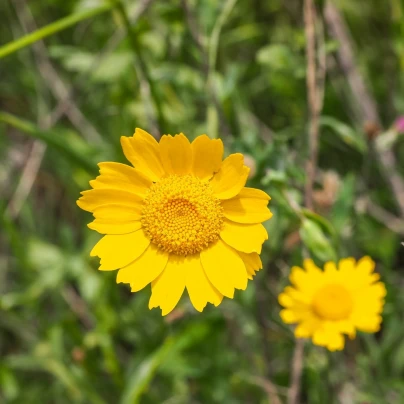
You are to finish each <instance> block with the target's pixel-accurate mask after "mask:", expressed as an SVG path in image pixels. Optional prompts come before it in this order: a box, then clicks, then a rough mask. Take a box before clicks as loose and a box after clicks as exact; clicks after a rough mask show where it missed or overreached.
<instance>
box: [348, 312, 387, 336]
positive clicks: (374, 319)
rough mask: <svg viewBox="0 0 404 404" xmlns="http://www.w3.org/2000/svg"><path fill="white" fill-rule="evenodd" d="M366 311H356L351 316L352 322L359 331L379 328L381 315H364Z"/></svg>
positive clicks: (372, 330)
mask: <svg viewBox="0 0 404 404" xmlns="http://www.w3.org/2000/svg"><path fill="white" fill-rule="evenodd" d="M366 314H367V313H360V314H359V313H358V315H356V316H355V317H354V318H353V323H354V324H355V327H356V328H358V330H360V331H364V332H371V333H373V332H377V331H379V330H380V324H381V322H382V317H381V316H379V315H366Z"/></svg>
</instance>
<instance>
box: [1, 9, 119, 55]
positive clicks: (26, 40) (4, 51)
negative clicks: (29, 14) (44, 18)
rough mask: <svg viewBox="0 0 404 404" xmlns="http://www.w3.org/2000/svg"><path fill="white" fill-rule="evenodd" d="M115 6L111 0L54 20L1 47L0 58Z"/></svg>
mask: <svg viewBox="0 0 404 404" xmlns="http://www.w3.org/2000/svg"><path fill="white" fill-rule="evenodd" d="M114 6H115V4H114V2H112V1H111V2H109V3H106V4H103V5H102V6H100V7H97V8H91V9H89V10H85V11H83V12H81V13H75V14H71V15H69V16H67V17H65V18H61V19H60V20H57V21H55V22H53V23H52V24H49V25H46V26H45V27H42V28H39V29H37V30H36V31H34V32H31V33H29V34H27V35H25V36H23V37H22V38H19V39H16V40H15V41H12V42H9V43H8V44H6V45H4V46H2V47H0V59H1V58H2V57H4V56H7V55H10V54H11V53H14V52H16V51H18V50H20V49H22V48H25V47H26V46H29V45H31V44H33V43H35V42H37V41H39V40H41V39H43V38H46V37H48V36H51V35H53V34H55V33H56V32H59V31H62V30H64V29H66V28H69V27H71V26H72V25H75V24H77V23H78V22H80V21H83V20H86V19H88V18H91V17H94V16H96V15H98V14H101V13H105V12H106V11H109V10H111V9H112V8H113V7H114Z"/></svg>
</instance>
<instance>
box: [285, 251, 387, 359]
mask: <svg viewBox="0 0 404 404" xmlns="http://www.w3.org/2000/svg"><path fill="white" fill-rule="evenodd" d="M374 268H375V263H374V262H373V261H372V259H371V258H369V257H363V258H362V259H360V260H359V261H358V262H356V261H355V259H354V258H346V259H342V260H340V261H339V265H338V268H337V266H336V264H335V263H333V262H327V263H326V264H325V267H324V271H322V270H321V269H319V268H318V267H317V266H316V265H315V264H314V262H313V261H312V260H310V259H307V260H305V261H304V269H302V268H299V267H293V268H292V271H291V274H290V276H289V279H290V281H291V282H292V284H293V287H291V286H287V287H286V288H285V290H284V291H283V293H281V294H280V295H279V298H278V300H279V303H280V304H281V305H282V306H283V307H285V309H284V310H282V311H281V313H280V314H281V318H282V320H283V321H284V322H285V323H287V324H297V327H296V329H295V336H296V337H298V338H311V339H312V341H313V343H314V344H316V345H320V346H324V347H326V348H328V349H329V350H330V351H336V350H341V349H343V348H344V343H345V340H344V336H343V334H347V335H348V336H349V337H350V338H351V339H352V338H355V335H356V330H360V331H365V332H369V333H373V332H376V331H378V330H379V329H380V323H381V322H382V317H381V313H382V311H383V305H384V297H385V296H386V288H385V286H384V284H383V283H382V282H378V280H379V279H380V276H379V274H377V273H374V272H373V271H374Z"/></svg>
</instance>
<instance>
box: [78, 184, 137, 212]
mask: <svg viewBox="0 0 404 404" xmlns="http://www.w3.org/2000/svg"><path fill="white" fill-rule="evenodd" d="M81 195H82V196H81V198H80V199H79V200H78V201H77V205H78V206H79V207H80V208H81V209H83V210H87V211H88V212H93V211H94V210H95V209H96V208H98V207H100V206H101V205H107V204H117V205H125V206H132V207H133V208H134V209H140V207H141V204H142V198H141V197H140V196H139V195H136V194H133V193H131V192H127V191H122V190H120V189H90V190H89V191H83V192H82V193H81Z"/></svg>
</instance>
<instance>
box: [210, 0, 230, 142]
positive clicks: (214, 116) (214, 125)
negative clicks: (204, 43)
mask: <svg viewBox="0 0 404 404" xmlns="http://www.w3.org/2000/svg"><path fill="white" fill-rule="evenodd" d="M236 3H237V0H227V1H226V2H225V4H224V6H223V8H222V11H221V13H220V14H219V17H218V18H217V20H216V22H215V25H214V27H213V30H212V34H211V36H210V39H209V43H208V46H209V47H208V77H207V89H208V91H209V93H210V96H211V98H212V99H213V103H214V104H216V105H215V108H214V107H213V106H209V107H208V113H207V121H208V128H209V135H210V136H212V137H213V138H217V137H218V127H219V119H218V117H219V114H220V109H219V108H220V106H219V100H217V98H216V97H217V96H216V93H215V86H214V82H213V79H214V77H213V75H214V73H215V70H216V60H217V53H218V48H219V39H220V33H221V31H222V28H223V26H224V24H225V23H226V21H227V20H228V18H229V17H230V14H231V12H232V10H233V8H234V6H235V5H236Z"/></svg>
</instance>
